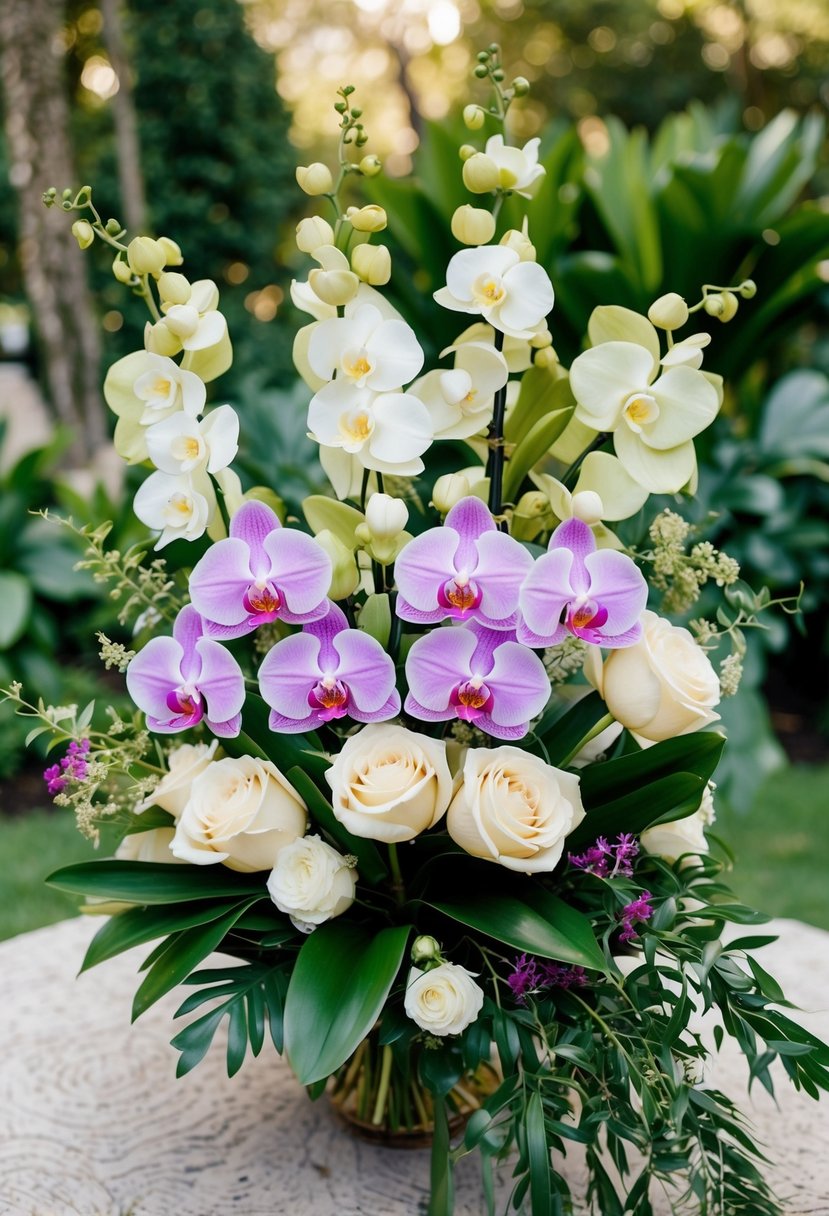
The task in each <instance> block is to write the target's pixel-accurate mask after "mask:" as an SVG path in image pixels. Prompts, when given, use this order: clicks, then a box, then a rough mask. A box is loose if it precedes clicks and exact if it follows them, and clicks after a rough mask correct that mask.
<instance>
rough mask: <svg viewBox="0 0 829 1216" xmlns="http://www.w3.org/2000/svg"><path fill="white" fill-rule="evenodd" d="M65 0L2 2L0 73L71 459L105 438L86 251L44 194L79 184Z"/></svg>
mask: <svg viewBox="0 0 829 1216" xmlns="http://www.w3.org/2000/svg"><path fill="white" fill-rule="evenodd" d="M63 16H64V12H63V3H62V0H2V3H0V78H2V83H3V89H4V94H5V119H6V135H7V139H8V146H9V160H10V171H9V176H10V178H11V182H12V185H13V186H14V188H15V190H16V191H17V194H18V200H19V205H20V262H21V268H22V272H23V284H24V287H25V290H26V294H27V296H28V300H29V305H30V307H31V310H32V317H33V323H34V328H35V331H36V334H37V339H38V343H39V346H40V350H41V355H42V359H43V367H44V372H45V381H46V387H47V389H48V393H49V396H50V398H51V403H52V405H53V407H54V410H55V412H56V414H57V415H58V417H59V418H60V419H61V421H63V422H65V423H67V424H68V425H70V426H71V427H72V428H73V429H74V432H75V442H74V448H73V451H72V456H73V457H74V458H76V459H85V458H88V457H89V456H90V455H91V454H92V452H93V451H94V450H95V449H96V448H97V447H98V446H99V445H100V444H102V443H103V442H104V441H105V439H106V423H105V412H104V407H103V402H102V400H101V394H100V390H99V368H100V353H101V352H100V338H99V333H98V326H97V322H96V318H95V315H94V310H93V307H92V300H91V296H90V292H89V287H88V283H87V276H86V267H85V265H84V262H83V254H82V253H81V251H80V249H79V248H78V247H77V245H76V243H75V241H74V240H73V239H72V237H71V236H70V233H69V226H70V221H69V217H68V216H67V215H66V214H64V213H63V212H62V211H61V209H60V207H59V206H56V207H54V208H52V209H47V208H46V207H44V206H43V204H42V202H41V194H42V193H43V191H44V190H46V189H48V188H49V187H50V186H53V185H54V186H56V187H57V188H58V191H60V190H62V189H63V188H64V187H65V186H72V187H74V188H77V187H78V186H79V185H80V184H81V183H79V182H76V181H75V177H74V168H73V163H72V152H71V147H70V142H69V108H68V102H67V98H66V92H65V84H64V74H63V55H64V50H63V46H62V42H61V34H62V27H63Z"/></svg>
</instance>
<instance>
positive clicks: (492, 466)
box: [486, 329, 507, 518]
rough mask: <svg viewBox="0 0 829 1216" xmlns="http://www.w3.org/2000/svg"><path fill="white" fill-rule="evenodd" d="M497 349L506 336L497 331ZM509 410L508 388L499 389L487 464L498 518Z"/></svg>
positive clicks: (491, 503) (493, 509)
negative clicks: (505, 432) (507, 410)
mask: <svg viewBox="0 0 829 1216" xmlns="http://www.w3.org/2000/svg"><path fill="white" fill-rule="evenodd" d="M495 349H496V350H497V351H502V350H503V349H504V335H503V333H502V332H501V330H499V329H496V331H495ZM506 409H507V386H506V385H504V387H503V388H499V389H498V392H497V393H496V394H495V405H494V407H493V411H492V422H491V423H490V424H489V457H488V458H487V463H486V474H487V477H488V478H489V509H490V511H491V512H492V514H493V515H494V516H495V517H496V518H497V517H498V516H499V515H500V514H501V509H502V506H503V504H502V502H501V496H502V494H503V484H504V415H505V414H506Z"/></svg>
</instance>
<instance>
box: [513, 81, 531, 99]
mask: <svg viewBox="0 0 829 1216" xmlns="http://www.w3.org/2000/svg"><path fill="white" fill-rule="evenodd" d="M512 91H513V93H514V94H515V96H516V97H526V96H527V94H528V93H529V91H530V82H529V80H527V77H526V76H516V77H515V80H513V82H512Z"/></svg>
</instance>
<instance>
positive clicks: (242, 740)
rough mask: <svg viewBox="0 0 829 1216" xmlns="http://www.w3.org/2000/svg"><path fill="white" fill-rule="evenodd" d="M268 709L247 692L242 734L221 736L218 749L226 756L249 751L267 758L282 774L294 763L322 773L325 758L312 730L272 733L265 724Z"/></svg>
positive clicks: (268, 712)
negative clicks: (220, 747) (226, 737)
mask: <svg viewBox="0 0 829 1216" xmlns="http://www.w3.org/2000/svg"><path fill="white" fill-rule="evenodd" d="M270 712H271V711H270V709H269V708H268V705H267V703H266V702H265V701H264V700H263V699H262V697H260V696H258V694H257V693H253V692H249V693H248V695H247V696H246V697H245V704H244V706H243V708H242V726H243V733H242V734H239V735H237V737H236V738H235V739H223V740H222V750H223V751H225V752H227V754H228V755H229V756H245V755H251V754H252V755H255V756H257V757H258V758H259V759H260V760H262V759H265V760H271V761H272V762H273V763H274V764H275V765H276V767H277V768H278V769H279V770H280V771H281V772H282V773H285V772H286V771H287V769H289V768H291V767H292V766H293V765H295V764H299V765H301V766H302V767H303V768H305V769H307V770H308V771H309V772H314V773H321V772H325V770H326V769H327V768H328V761H327V760H326V758H325V756H324V755H323V754H322V744H321V743H320V740H319V737H318V736H317V735H316V734H313V733H312V732H309V733H308V734H305V735H285V734H276V733H275V732H274V731H272V730H271V728H270V726H269V724H268V719H269V717H270Z"/></svg>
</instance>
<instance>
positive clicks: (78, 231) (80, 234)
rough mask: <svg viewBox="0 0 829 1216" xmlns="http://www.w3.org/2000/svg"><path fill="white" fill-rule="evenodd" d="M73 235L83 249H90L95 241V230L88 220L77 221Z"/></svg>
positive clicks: (73, 227)
mask: <svg viewBox="0 0 829 1216" xmlns="http://www.w3.org/2000/svg"><path fill="white" fill-rule="evenodd" d="M72 235H73V237H74V238H75V240H76V241H77V242H78V245H79V246H80V248H81V249H88V248H89V246H90V245H91V244H92V243H93V241H94V240H95V229H94V228H93V227H92V225H91V224H88V223H87V221H86V220H75V222H74V224H73V225H72Z"/></svg>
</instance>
